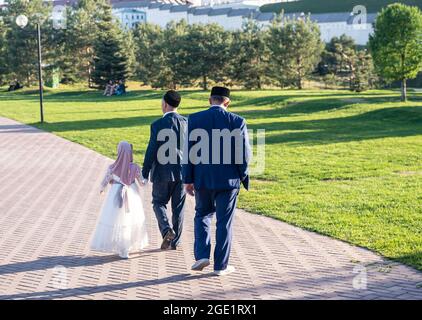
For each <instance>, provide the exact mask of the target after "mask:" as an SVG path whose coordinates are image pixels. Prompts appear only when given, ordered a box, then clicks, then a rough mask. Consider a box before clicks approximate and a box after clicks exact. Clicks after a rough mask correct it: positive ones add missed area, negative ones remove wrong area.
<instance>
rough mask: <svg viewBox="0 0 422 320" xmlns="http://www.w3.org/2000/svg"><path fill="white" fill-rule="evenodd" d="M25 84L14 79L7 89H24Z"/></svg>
mask: <svg viewBox="0 0 422 320" xmlns="http://www.w3.org/2000/svg"><path fill="white" fill-rule="evenodd" d="M22 88H23V86H22V85H21V84H20V83H19V81H18V80H14V81H13V82H11V83H10V85H9V89H7V91H9V92H10V91H15V90H19V89H22Z"/></svg>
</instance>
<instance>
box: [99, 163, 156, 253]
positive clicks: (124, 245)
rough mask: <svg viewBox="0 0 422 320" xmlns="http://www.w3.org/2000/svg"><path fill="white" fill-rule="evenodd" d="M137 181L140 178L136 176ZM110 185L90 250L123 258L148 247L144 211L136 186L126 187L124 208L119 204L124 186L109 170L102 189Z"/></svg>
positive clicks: (134, 184)
mask: <svg viewBox="0 0 422 320" xmlns="http://www.w3.org/2000/svg"><path fill="white" fill-rule="evenodd" d="M137 180H138V181H139V180H140V177H137ZM111 181H114V182H115V183H112V184H111V187H110V190H109V192H108V194H107V196H106V199H105V201H104V204H103V207H102V211H101V216H100V218H99V221H98V223H97V227H96V230H95V233H94V237H93V238H92V241H91V249H92V250H94V251H101V252H109V253H117V254H119V255H120V256H127V255H128V254H129V253H131V252H137V251H140V250H142V249H143V248H145V247H146V246H147V245H148V234H147V227H146V221H145V214H144V209H143V206H142V200H141V196H140V193H139V188H138V186H137V184H136V183H133V184H131V185H130V186H126V187H125V188H126V191H127V202H126V203H127V205H126V206H125V205H123V206H121V205H120V201H119V194H121V192H122V188H123V187H124V186H123V185H122V184H121V180H120V178H119V177H118V176H116V175H114V174H112V173H111V171H110V170H108V171H107V174H106V176H105V178H104V180H103V182H102V190H104V189H105V188H106V187H107V185H108V184H109V183H110V182H111Z"/></svg>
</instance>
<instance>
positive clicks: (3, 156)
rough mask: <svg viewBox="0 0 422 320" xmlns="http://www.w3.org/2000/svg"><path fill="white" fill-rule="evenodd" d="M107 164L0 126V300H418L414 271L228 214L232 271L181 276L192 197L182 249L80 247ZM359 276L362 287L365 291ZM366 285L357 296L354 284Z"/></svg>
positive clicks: (53, 140) (58, 142)
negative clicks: (123, 252) (132, 251)
mask: <svg viewBox="0 0 422 320" xmlns="http://www.w3.org/2000/svg"><path fill="white" fill-rule="evenodd" d="M110 162H111V160H110V159H108V158H106V157H104V156H102V155H99V154H98V153H96V152H94V151H91V150H89V149H87V148H85V147H82V146H80V145H77V144H75V143H72V142H70V141H67V140H64V139H62V138H59V137H56V136H54V135H52V134H49V133H46V132H43V131H40V130H37V129H34V128H32V127H29V126H25V125H22V124H20V123H17V122H15V121H12V120H8V119H5V118H0V176H1V177H2V179H1V181H2V183H1V184H0V195H1V197H0V299H422V288H419V287H420V286H421V284H422V273H421V272H418V271H416V270H414V269H412V268H409V267H407V266H404V265H401V264H397V263H392V262H390V261H387V260H385V259H383V258H382V257H380V256H378V255H376V254H374V253H372V252H370V251H368V250H365V249H362V248H358V247H354V246H351V245H349V244H346V243H344V242H341V241H337V240H334V239H331V238H329V237H325V236H321V235H318V234H315V233H312V232H308V231H304V230H302V229H299V228H296V227H293V226H291V225H288V224H286V223H283V222H279V221H276V220H273V219H270V218H266V217H263V216H258V215H252V214H249V213H247V212H244V211H242V210H238V212H237V214H236V218H235V230H234V245H233V252H232V258H231V262H232V263H233V264H234V265H235V266H236V268H237V270H238V271H237V273H235V274H232V275H229V276H227V277H215V276H212V274H211V271H212V270H211V269H207V270H206V271H205V272H202V273H194V272H191V271H190V266H191V264H192V262H193V261H194V260H193V253H192V239H193V228H192V222H193V201H192V199H189V201H188V207H187V214H186V223H185V232H184V235H183V245H182V247H181V248H180V250H177V251H165V252H163V251H160V250H157V249H156V248H158V247H159V245H160V242H161V239H160V236H159V233H158V228H157V226H156V221H155V217H154V216H153V213H152V210H151V205H150V202H151V198H150V187H146V188H143V189H142V193H143V197H144V199H145V201H144V205H145V210H146V214H147V222H148V230H149V234H150V238H151V245H150V247H149V248H147V249H146V250H145V251H143V252H140V253H138V254H136V255H134V257H133V258H132V259H130V260H121V259H119V258H117V257H115V256H113V255H107V254H95V253H92V252H90V251H89V242H90V237H91V235H92V233H93V231H94V228H95V223H96V220H97V218H98V214H99V212H100V207H101V199H102V197H101V196H100V195H99V192H98V191H99V187H98V186H99V183H100V180H101V178H102V175H103V172H104V171H105V169H106V167H107V165H108V164H109V163H110ZM365 279H366V285H365ZM365 287H366V288H365Z"/></svg>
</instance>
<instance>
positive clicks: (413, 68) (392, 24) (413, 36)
mask: <svg viewBox="0 0 422 320" xmlns="http://www.w3.org/2000/svg"><path fill="white" fill-rule="evenodd" d="M369 47H370V49H371V52H372V56H373V59H374V64H375V68H376V70H377V72H378V73H379V75H380V76H382V77H383V79H384V80H386V81H387V82H389V83H391V82H393V81H401V99H402V101H406V100H407V90H406V82H407V79H413V78H415V77H416V76H417V74H418V72H419V71H421V69H422V13H421V10H420V9H419V8H417V7H410V6H406V5H403V4H400V3H395V4H392V5H389V6H388V7H386V8H384V9H383V10H382V11H381V13H380V14H379V15H378V17H377V20H376V21H375V24H374V33H373V34H372V35H371V36H370V37H369Z"/></svg>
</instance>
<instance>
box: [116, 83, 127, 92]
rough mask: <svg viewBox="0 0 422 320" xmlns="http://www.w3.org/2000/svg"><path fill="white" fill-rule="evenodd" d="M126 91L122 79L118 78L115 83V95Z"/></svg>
mask: <svg viewBox="0 0 422 320" xmlns="http://www.w3.org/2000/svg"><path fill="white" fill-rule="evenodd" d="M125 93H126V86H125V83H124V81H123V80H120V81H119V82H118V84H117V89H116V96H121V95H122V94H125Z"/></svg>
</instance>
